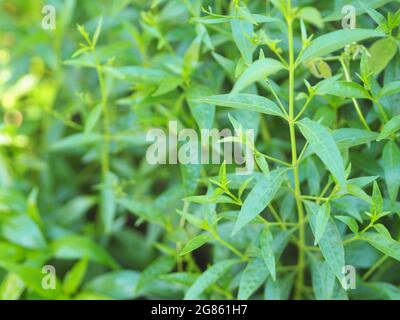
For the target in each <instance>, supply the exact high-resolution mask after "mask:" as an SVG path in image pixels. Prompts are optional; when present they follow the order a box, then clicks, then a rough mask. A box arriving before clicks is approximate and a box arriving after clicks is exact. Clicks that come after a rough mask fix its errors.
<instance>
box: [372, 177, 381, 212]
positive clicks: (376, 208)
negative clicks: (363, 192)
mask: <svg viewBox="0 0 400 320" xmlns="http://www.w3.org/2000/svg"><path fill="white" fill-rule="evenodd" d="M382 211H383V199H382V194H381V190H380V189H379V186H378V183H377V182H376V181H374V187H373V191H372V204H371V213H372V214H373V215H378V214H379V213H381V212H382Z"/></svg>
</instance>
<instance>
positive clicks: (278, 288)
mask: <svg viewBox="0 0 400 320" xmlns="http://www.w3.org/2000/svg"><path fill="white" fill-rule="evenodd" d="M294 277H295V273H293V272H292V273H288V274H286V275H284V276H281V277H279V276H278V277H277V279H276V281H274V280H273V279H272V278H268V279H267V283H266V285H265V290H264V299H265V300H289V298H290V292H291V290H292V287H293V281H294Z"/></svg>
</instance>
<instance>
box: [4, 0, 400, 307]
mask: <svg viewBox="0 0 400 320" xmlns="http://www.w3.org/2000/svg"><path fill="white" fill-rule="evenodd" d="M50 2H51V4H52V5H54V6H55V8H56V12H57V19H56V29H54V30H46V29H43V28H42V25H41V19H43V15H41V9H42V7H43V6H44V5H45V3H44V2H43V1H41V0H33V1H30V2H29V3H28V2H26V1H20V0H17V1H15V0H14V1H8V0H3V1H0V6H1V7H2V10H1V17H0V28H1V30H2V34H4V35H5V36H4V37H2V39H1V40H0V104H1V113H2V116H3V122H2V124H1V126H0V144H1V146H0V186H1V188H0V297H1V299H37V298H45V299H136V298H148V299H154V298H158V299H163V298H175V299H266V300H275V299H284V300H285V299H399V298H400V288H399V283H400V276H399V273H398V268H399V261H400V242H399V240H400V234H399V232H400V224H399V215H400V202H399V188H400V149H399V141H400V140H399V132H400V118H399V117H400V108H399V107H398V106H399V101H400V62H399V61H400V53H399V48H400V42H399V41H400V34H399V25H400V8H399V1H362V2H361V1H341V0H336V1H332V2H328V1H324V2H322V1H313V0H309V1H295V0H292V1H291V0H271V1H239V0H233V1H228V0H216V1H207V0H182V1H180V0H170V1H165V0H153V1H139V0H126V1H99V2H98V5H97V4H96V6H94V5H93V4H92V3H91V2H86V1H79V2H78V1H75V0H67V1H56V0H54V1H50ZM349 4H350V5H352V6H353V7H354V8H355V14H356V17H353V18H356V20H357V28H355V29H342V26H341V24H340V20H341V19H344V17H343V16H342V13H341V9H342V7H343V6H344V5H349ZM75 25H76V27H75ZM170 121H176V123H177V130H178V131H180V130H182V129H183V128H192V129H195V130H197V131H198V132H199V133H200V132H201V130H203V129H219V130H223V129H227V128H229V129H232V130H233V129H235V130H236V131H235V133H236V135H235V136H232V137H224V138H221V139H222V140H221V141H220V142H221V143H222V142H224V141H234V142H235V143H236V144H242V145H243V146H247V147H249V148H250V150H251V157H252V158H253V159H254V160H255V164H256V168H255V170H254V171H253V172H251V173H248V174H244V175H238V174H236V171H235V170H236V165H234V164H231V163H229V162H226V161H224V162H222V161H221V163H220V164H216V163H214V164H204V163H201V162H200V161H197V162H192V163H185V164H184V163H178V164H157V165H152V164H150V163H149V162H148V159H147V157H146V154H147V151H148V148H149V142H148V141H147V140H146V134H147V133H148V132H149V130H150V129H153V128H160V129H163V130H165V131H166V132H167V131H168V129H169V123H170ZM248 129H251V130H254V133H255V135H254V137H253V139H250V138H248V137H246V136H244V135H243V134H242V133H243V130H248ZM197 160H198V159H197ZM48 267H50V269H49V268H48ZM51 267H53V268H54V270H55V274H54V276H55V279H54V283H53V285H51V281H49V282H48V283H47V282H46V281H47V280H49V279H50V277H51V276H52V274H51V273H50V274H49V272H48V270H53V269H51ZM348 267H350V268H353V269H354V271H355V274H354V279H353V278H351V276H352V273H351V272H350V273H349V274H348V273H347V271H346V270H348ZM349 279H350V282H354V284H355V286H351V285H350V286H349V285H348V283H347V282H348V280H349ZM49 286H50V288H49Z"/></svg>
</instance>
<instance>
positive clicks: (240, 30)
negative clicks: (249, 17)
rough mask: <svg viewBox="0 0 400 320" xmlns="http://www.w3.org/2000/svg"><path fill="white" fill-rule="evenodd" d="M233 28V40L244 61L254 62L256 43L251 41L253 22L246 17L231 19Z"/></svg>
mask: <svg viewBox="0 0 400 320" xmlns="http://www.w3.org/2000/svg"><path fill="white" fill-rule="evenodd" d="M231 30H232V35H233V40H234V41H235V43H236V46H237V47H238V49H239V51H240V53H241V54H242V57H243V59H244V61H245V62H246V63H247V64H250V63H252V62H253V52H254V49H255V46H254V44H253V43H252V42H251V39H252V37H253V24H252V23H251V22H249V21H246V20H244V19H237V18H234V19H231Z"/></svg>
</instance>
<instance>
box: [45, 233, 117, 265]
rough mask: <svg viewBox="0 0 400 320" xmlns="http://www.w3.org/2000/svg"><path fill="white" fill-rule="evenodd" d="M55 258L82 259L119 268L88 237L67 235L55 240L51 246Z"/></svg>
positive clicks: (105, 252)
mask: <svg viewBox="0 0 400 320" xmlns="http://www.w3.org/2000/svg"><path fill="white" fill-rule="evenodd" d="M50 247H51V250H52V253H53V256H54V257H55V258H58V259H68V260H69V259H82V258H85V257H87V258H88V259H89V260H90V261H93V262H97V263H100V264H103V265H105V266H108V267H111V268H118V264H117V263H116V262H115V260H114V259H113V258H112V257H111V256H110V255H109V254H108V253H107V251H105V250H104V249H103V248H102V247H100V246H99V245H97V244H96V243H94V242H93V241H92V240H90V239H89V238H87V237H84V236H79V235H74V234H70V235H65V236H62V237H60V238H58V239H56V240H54V241H53V242H52V243H51V245H50Z"/></svg>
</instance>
